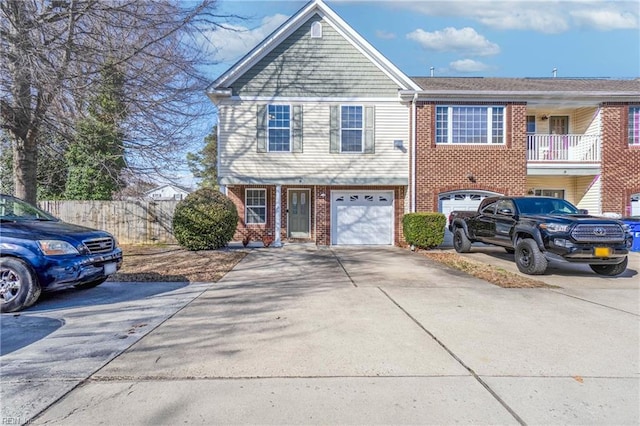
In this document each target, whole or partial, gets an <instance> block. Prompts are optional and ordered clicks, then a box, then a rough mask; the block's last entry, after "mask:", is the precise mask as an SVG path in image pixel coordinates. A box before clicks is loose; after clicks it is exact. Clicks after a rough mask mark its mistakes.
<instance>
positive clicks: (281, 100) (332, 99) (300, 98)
mask: <svg viewBox="0 0 640 426" xmlns="http://www.w3.org/2000/svg"><path fill="white" fill-rule="evenodd" d="M399 101H400V98H399V97H393V98H389V97H379V98H377V97H376V98H365V97H303V96H297V97H296V96H289V97H274V96H231V97H229V98H227V99H225V101H222V102H220V103H219V104H220V105H224V104H232V103H235V102H269V103H272V104H273V103H309V102H312V103H357V102H369V103H370V102H373V103H394V104H397V103H399Z"/></svg>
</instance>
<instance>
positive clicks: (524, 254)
mask: <svg viewBox="0 0 640 426" xmlns="http://www.w3.org/2000/svg"><path fill="white" fill-rule="evenodd" d="M515 261H516V265H517V266H518V269H519V270H520V272H522V273H523V274H527V275H541V274H544V271H546V270H547V259H546V258H545V257H544V255H543V254H542V252H541V251H540V249H539V248H538V244H536V242H535V241H534V240H533V239H532V238H525V239H522V240H520V241H519V242H518V244H517V245H516V252H515Z"/></svg>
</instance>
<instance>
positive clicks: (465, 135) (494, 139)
mask: <svg viewBox="0 0 640 426" xmlns="http://www.w3.org/2000/svg"><path fill="white" fill-rule="evenodd" d="M504 142H505V141H504V107H501V106H489V107H487V106H438V107H436V143H440V144H443V143H450V144H503V143H504Z"/></svg>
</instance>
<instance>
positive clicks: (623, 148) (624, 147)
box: [600, 103, 640, 216]
mask: <svg viewBox="0 0 640 426" xmlns="http://www.w3.org/2000/svg"><path fill="white" fill-rule="evenodd" d="M628 114H629V104H616V103H606V104H603V105H602V123H603V128H602V175H601V177H600V179H601V182H602V211H603V212H613V213H619V214H621V215H623V216H624V215H628V214H629V208H630V199H631V195H633V194H637V193H640V146H637V145H635V146H630V145H629V129H628V123H629V115H628Z"/></svg>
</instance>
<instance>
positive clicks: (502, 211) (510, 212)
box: [498, 209, 513, 216]
mask: <svg viewBox="0 0 640 426" xmlns="http://www.w3.org/2000/svg"><path fill="white" fill-rule="evenodd" d="M498 214H501V215H504V216H513V210H511V209H500V210H498Z"/></svg>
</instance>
